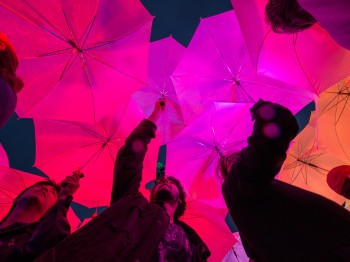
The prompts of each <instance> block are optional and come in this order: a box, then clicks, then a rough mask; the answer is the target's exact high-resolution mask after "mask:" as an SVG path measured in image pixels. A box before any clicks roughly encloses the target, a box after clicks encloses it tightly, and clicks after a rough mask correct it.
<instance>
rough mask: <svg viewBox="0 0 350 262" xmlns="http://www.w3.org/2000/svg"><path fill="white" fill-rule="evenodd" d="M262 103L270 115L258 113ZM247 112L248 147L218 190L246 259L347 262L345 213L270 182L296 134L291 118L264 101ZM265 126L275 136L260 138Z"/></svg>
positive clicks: (349, 227)
mask: <svg viewBox="0 0 350 262" xmlns="http://www.w3.org/2000/svg"><path fill="white" fill-rule="evenodd" d="M266 105H267V106H268V107H269V108H268V110H267V111H269V110H270V109H272V111H273V112H274V114H272V116H271V114H270V116H269V114H265V116H264V113H262V112H263V111H265V113H266V107H265V108H264V107H263V106H266ZM262 108H264V109H262ZM270 111H271V110H270ZM252 114H253V117H254V119H255V123H254V130H253V133H252V135H251V136H250V137H249V138H248V146H247V147H246V148H244V149H243V150H242V151H241V153H240V155H239V157H238V160H237V162H236V163H235V164H234V165H233V166H232V168H231V171H230V173H229V175H228V177H227V178H226V179H225V182H224V183H223V187H222V192H223V195H224V198H225V201H226V204H227V206H228V208H229V211H230V214H231V216H232V218H233V220H234V222H235V224H236V225H237V227H238V230H239V233H240V235H241V239H242V242H243V245H244V248H245V250H246V252H247V254H248V256H249V257H250V258H253V259H254V260H255V261H318V262H320V261H350V213H349V212H348V211H347V210H345V209H343V208H342V207H340V206H339V205H337V204H336V203H334V202H332V201H330V200H328V199H326V198H324V197H322V196H320V195H317V194H314V193H311V192H308V191H305V190H302V189H299V188H297V187H294V186H292V185H289V184H286V183H283V182H281V181H277V180H275V179H274V177H275V176H276V175H277V174H278V172H279V170H280V169H281V166H282V164H283V162H284V160H285V159H286V152H287V150H288V146H289V143H290V141H291V140H292V139H293V138H294V137H295V136H296V133H297V131H298V125H297V122H296V120H295V118H294V116H293V115H292V113H291V112H290V111H289V110H287V109H286V108H284V107H282V106H279V105H277V104H272V103H269V102H264V103H262V102H258V103H257V104H256V105H255V106H254V107H253V109H252ZM271 124H272V125H275V127H276V126H277V127H278V129H279V135H278V136H277V137H275V138H268V137H267V136H266V135H265V134H266V133H265V132H266V130H267V126H268V125H271Z"/></svg>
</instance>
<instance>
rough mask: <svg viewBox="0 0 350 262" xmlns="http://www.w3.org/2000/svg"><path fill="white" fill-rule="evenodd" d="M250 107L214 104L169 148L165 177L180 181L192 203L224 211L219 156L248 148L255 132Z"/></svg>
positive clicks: (169, 144)
mask: <svg viewBox="0 0 350 262" xmlns="http://www.w3.org/2000/svg"><path fill="white" fill-rule="evenodd" d="M251 106H252V104H249V103H241V104H239V103H236V104H235V103H223V102H221V103H219V102H216V103H212V104H210V105H209V106H208V107H207V108H206V110H204V112H203V114H200V115H199V116H197V117H196V118H195V119H193V120H192V122H191V125H188V126H187V127H186V128H184V129H183V130H182V131H181V132H180V133H179V134H178V135H177V136H176V137H175V138H174V140H172V141H171V142H169V143H168V144H167V162H166V173H167V175H170V176H175V177H177V178H178V179H179V180H180V181H181V183H182V184H183V186H184V188H185V190H186V192H187V194H188V197H189V199H190V200H196V201H199V202H203V203H205V204H208V205H211V206H213V207H218V208H225V207H226V205H225V202H224V200H223V198H222V193H221V184H222V182H223V181H222V179H221V177H220V176H219V174H218V173H217V167H218V161H219V159H220V156H222V155H224V156H227V155H230V154H232V153H234V152H237V151H239V150H241V148H243V147H244V146H245V145H246V139H247V137H248V135H249V134H250V133H251V131H252V122H251V116H250V114H249V108H250V107H251Z"/></svg>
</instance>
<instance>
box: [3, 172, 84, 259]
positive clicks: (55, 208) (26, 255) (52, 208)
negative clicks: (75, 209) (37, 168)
mask: <svg viewBox="0 0 350 262" xmlns="http://www.w3.org/2000/svg"><path fill="white" fill-rule="evenodd" d="M77 172H79V171H76V172H75V173H74V174H73V175H72V176H68V177H66V179H64V180H63V181H62V183H61V185H58V184H56V183H54V182H53V181H52V180H45V181H40V182H37V183H35V184H34V185H32V186H30V187H28V188H26V189H25V190H23V191H22V192H21V193H20V194H19V195H18V196H17V197H16V198H15V199H14V202H13V205H12V207H11V209H10V211H9V212H8V214H7V215H6V216H5V217H4V218H3V219H2V220H1V222H0V261H16V262H17V261H33V260H34V259H35V258H36V257H37V256H39V255H41V254H42V253H44V252H45V251H47V250H48V249H50V248H52V247H53V246H55V245H56V244H57V243H58V242H59V241H61V240H62V239H64V238H65V237H66V236H67V235H69V234H70V225H69V223H68V220H67V218H66V214H67V211H68V208H69V206H70V203H71V201H72V198H73V197H72V195H73V194H74V193H75V192H76V190H77V189H78V187H79V176H78V173H77Z"/></svg>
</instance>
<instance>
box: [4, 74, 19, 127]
mask: <svg viewBox="0 0 350 262" xmlns="http://www.w3.org/2000/svg"><path fill="white" fill-rule="evenodd" d="M16 104H17V95H16V94H15V92H14V91H13V90H12V88H11V86H10V85H9V84H8V83H7V82H6V80H5V79H4V78H3V77H2V76H1V75H0V128H1V127H3V126H4V125H5V124H6V122H7V120H9V118H10V117H11V116H12V114H13V113H14V112H15V109H16Z"/></svg>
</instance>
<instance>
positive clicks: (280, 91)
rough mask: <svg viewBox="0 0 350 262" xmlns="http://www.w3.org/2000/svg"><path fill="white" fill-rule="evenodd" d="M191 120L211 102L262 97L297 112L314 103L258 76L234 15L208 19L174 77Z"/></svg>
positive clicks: (250, 100) (305, 94) (289, 87)
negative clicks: (193, 115) (191, 117)
mask: <svg viewBox="0 0 350 262" xmlns="http://www.w3.org/2000/svg"><path fill="white" fill-rule="evenodd" d="M172 80H173V83H174V86H175V88H176V91H177V94H178V97H179V101H180V105H181V108H182V111H183V115H184V118H185V121H187V120H188V119H189V117H190V116H191V114H193V113H194V112H200V111H201V110H202V109H203V108H204V105H205V103H206V102H208V101H218V102H248V103H253V102H256V101H258V100H259V99H260V98H262V99H264V100H269V101H273V102H277V103H280V104H282V105H284V106H286V107H288V108H290V109H291V110H292V111H293V112H297V111H299V110H300V109H301V108H302V107H303V106H305V105H306V104H308V103H309V102H310V101H312V96H311V94H310V93H309V92H307V91H303V90H300V89H297V88H296V87H295V86H292V85H287V84H285V83H282V82H280V81H277V80H275V79H272V78H269V77H266V76H264V77H258V76H256V72H255V68H254V66H253V65H252V63H251V59H250V57H249V54H248V52H247V48H246V45H245V41H244V38H243V35H242V33H241V29H240V27H239V24H238V22H237V19H236V16H235V13H234V11H229V12H226V13H223V14H220V15H216V16H213V17H209V18H205V19H202V20H201V22H200V24H199V26H198V28H197V30H196V33H195V35H194V37H193V38H192V41H191V43H190V45H189V46H188V48H187V50H186V51H185V53H184V55H183V58H182V59H181V61H180V62H179V64H178V66H177V67H176V70H175V72H174V74H173V76H172Z"/></svg>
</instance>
